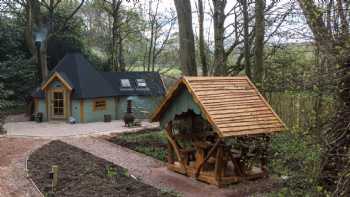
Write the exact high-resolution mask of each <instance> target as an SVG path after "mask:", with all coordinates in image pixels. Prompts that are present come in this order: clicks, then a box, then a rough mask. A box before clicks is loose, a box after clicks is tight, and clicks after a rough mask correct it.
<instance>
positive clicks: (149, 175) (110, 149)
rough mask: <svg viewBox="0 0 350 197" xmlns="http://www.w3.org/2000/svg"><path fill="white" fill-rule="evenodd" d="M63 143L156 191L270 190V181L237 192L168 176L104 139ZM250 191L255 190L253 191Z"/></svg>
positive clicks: (205, 195) (193, 196)
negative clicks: (93, 156) (110, 164)
mask: <svg viewBox="0 0 350 197" xmlns="http://www.w3.org/2000/svg"><path fill="white" fill-rule="evenodd" d="M63 141H65V142H66V143H68V144H71V145H73V146H76V147H79V148H80V149H82V150H84V151H87V152H90V153H92V154H93V155H95V156H97V157H101V158H103V159H106V160H108V161H111V162H113V163H115V164H117V165H120V166H122V167H124V168H126V169H128V170H129V173H130V174H132V175H135V176H136V177H138V178H140V179H141V180H142V181H143V182H145V183H147V184H149V185H152V186H154V187H156V188H159V189H165V188H170V189H172V190H174V191H177V192H180V193H182V194H183V195H184V196H185V197H212V196H217V197H221V196H230V197H234V196H246V195H247V193H250V194H251V193H252V191H253V190H254V191H256V190H259V189H256V188H257V186H258V187H259V188H260V189H261V190H262V191H264V190H265V189H266V188H269V187H271V181H266V180H261V181H259V182H258V183H257V182H256V183H254V182H251V183H247V184H243V185H241V184H240V185H237V186H238V187H236V189H232V188H231V189H229V188H226V189H219V188H217V187H216V186H213V185H208V184H205V183H202V182H199V181H196V180H194V179H191V178H188V177H186V176H183V175H180V174H177V173H174V172H171V171H169V170H167V169H166V167H165V164H164V163H163V162H160V161H158V160H155V159H153V158H151V157H148V156H145V155H143V154H140V153H138V152H135V151H133V150H130V149H127V148H124V147H121V146H119V145H116V144H112V143H110V142H108V141H105V140H103V139H98V138H92V137H87V138H67V139H64V140H63ZM252 188H255V189H253V190H252Z"/></svg>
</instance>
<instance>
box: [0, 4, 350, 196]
mask: <svg viewBox="0 0 350 197" xmlns="http://www.w3.org/2000/svg"><path fill="white" fill-rule="evenodd" d="M349 6H350V2H349V1H347V0H266V1H265V0H235V1H226V0H191V1H186V0H174V1H172V0H149V1H146V0H144V1H142V0H139V1H138V0H0V109H1V112H2V113H3V114H4V113H15V112H20V111H23V108H24V107H23V106H25V103H26V102H27V101H28V100H29V98H30V94H31V92H32V91H33V90H34V89H35V87H37V86H38V85H39V84H40V83H41V81H42V79H44V78H45V77H46V76H47V74H48V72H49V71H50V69H52V68H53V67H54V66H55V65H56V64H57V62H58V61H59V60H60V59H61V58H62V57H63V56H64V55H65V54H66V53H68V52H81V53H83V54H84V55H85V56H86V57H87V58H88V59H89V60H90V61H91V62H92V63H93V64H94V65H96V66H97V68H98V69H99V70H104V71H120V72H123V71H157V72H160V73H161V74H162V76H163V78H164V80H165V82H166V84H167V85H169V84H171V83H172V82H173V81H174V80H175V79H177V78H178V77H180V76H181V75H209V76H212V75H216V76H227V75H237V74H246V75H248V76H249V77H250V78H251V79H252V80H253V81H254V82H255V84H256V85H257V87H258V88H259V89H260V91H262V92H263V94H264V95H265V97H266V98H267V99H268V100H269V102H270V103H271V104H272V106H273V108H274V109H275V110H276V112H277V113H278V114H279V115H280V116H281V118H282V119H283V120H284V121H285V123H286V124H287V126H288V127H289V131H288V132H285V133H283V134H279V135H276V136H273V137H272V144H271V153H270V157H271V163H270V165H271V169H272V171H273V173H274V174H276V175H278V176H280V177H283V186H282V189H281V190H280V191H278V192H276V193H273V194H271V195H273V196H274V195H283V196H285V195H287V196H290V195H291V196H305V195H310V196H320V195H333V196H349V195H350V178H349V177H350V170H349V169H350V165H349V157H350V156H349V154H350V153H349V146H350V132H349V120H350V116H349V112H350V110H349V108H350V107H349V106H350V104H349V101H350V98H349V96H350V93H349V88H350V75H349V70H348V68H349V54H350V53H349V52H350V49H349V44H350V43H349V41H350V40H349V39H350V35H349V23H350V8H349ZM36 41H40V42H41V47H40V58H41V61H38V55H37V53H38V50H37V48H36V45H35V42H36ZM38 62H41V64H40V65H38Z"/></svg>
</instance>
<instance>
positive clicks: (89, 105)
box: [72, 97, 116, 123]
mask: <svg viewBox="0 0 350 197" xmlns="http://www.w3.org/2000/svg"><path fill="white" fill-rule="evenodd" d="M105 99H106V109H105V110H97V111H94V110H93V109H94V100H95V99H85V100H84V104H83V113H84V122H103V121H104V115H105V114H109V115H111V116H112V119H113V120H115V119H116V110H115V107H116V105H115V99H114V98H113V97H109V98H105ZM72 116H73V117H74V118H75V119H76V121H77V122H79V123H80V120H81V117H80V100H72Z"/></svg>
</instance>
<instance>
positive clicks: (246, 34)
mask: <svg viewBox="0 0 350 197" xmlns="http://www.w3.org/2000/svg"><path fill="white" fill-rule="evenodd" d="M240 3H241V4H242V7H243V10H242V12H243V37H244V62H245V64H244V66H245V72H246V74H247V76H248V77H249V78H251V66H250V42H249V40H250V37H249V14H248V12H249V11H248V0H241V1H240Z"/></svg>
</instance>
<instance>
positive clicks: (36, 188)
mask: <svg viewBox="0 0 350 197" xmlns="http://www.w3.org/2000/svg"><path fill="white" fill-rule="evenodd" d="M39 148H40V147H39ZM33 152H34V150H32V151H30V152H29V154H28V155H27V156H26V161H25V169H24V170H25V171H26V176H27V177H26V178H27V179H28V180H29V181H30V182H31V184H32V185H33V186H34V188H35V190H36V191H37V192H38V193H39V194H40V195H41V197H45V195H44V194H43V193H42V192H41V191H40V189H39V188H38V186H37V185H36V184H35V182H34V181H33V179H32V178H31V177H30V175H29V170H28V159H29V156H30V155H31V154H32V153H33Z"/></svg>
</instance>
